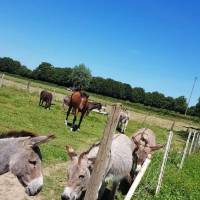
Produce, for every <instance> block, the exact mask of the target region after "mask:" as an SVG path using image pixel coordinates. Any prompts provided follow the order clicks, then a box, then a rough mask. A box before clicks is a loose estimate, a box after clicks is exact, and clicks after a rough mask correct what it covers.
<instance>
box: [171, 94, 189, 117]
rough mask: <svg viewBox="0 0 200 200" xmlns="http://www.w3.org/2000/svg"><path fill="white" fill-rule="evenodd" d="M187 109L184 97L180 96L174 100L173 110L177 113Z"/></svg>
mask: <svg viewBox="0 0 200 200" xmlns="http://www.w3.org/2000/svg"><path fill="white" fill-rule="evenodd" d="M186 108H187V101H186V98H185V97H184V96H180V97H178V98H176V99H175V100H174V110H175V111H176V112H179V113H182V114H183V113H184V112H185V110H186Z"/></svg>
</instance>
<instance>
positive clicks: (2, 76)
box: [0, 74, 5, 87]
mask: <svg viewBox="0 0 200 200" xmlns="http://www.w3.org/2000/svg"><path fill="white" fill-rule="evenodd" d="M4 76H5V74H2V75H1V83H0V87H3V78H4Z"/></svg>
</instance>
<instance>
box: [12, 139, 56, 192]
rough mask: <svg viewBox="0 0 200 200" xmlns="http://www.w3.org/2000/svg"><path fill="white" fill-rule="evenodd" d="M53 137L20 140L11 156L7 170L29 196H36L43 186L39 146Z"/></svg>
mask: <svg viewBox="0 0 200 200" xmlns="http://www.w3.org/2000/svg"><path fill="white" fill-rule="evenodd" d="M53 137H54V136H53V135H50V136H38V137H32V138H30V137H24V138H20V139H19V141H18V143H17V148H16V152H15V153H14V154H13V155H12V156H11V159H10V163H9V168H10V171H11V172H12V173H13V174H14V175H15V176H16V177H17V178H18V180H19V182H20V183H21V184H22V185H23V186H24V187H25V192H26V193H27V194H28V195H29V196H33V195H36V194H37V193H39V192H40V190H41V189H42V186H43V176H42V166H41V160H42V157H41V153H40V149H39V147H38V145H39V144H41V143H45V142H47V141H49V140H50V139H52V138H53Z"/></svg>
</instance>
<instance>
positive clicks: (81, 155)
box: [79, 142, 100, 157]
mask: <svg viewBox="0 0 200 200" xmlns="http://www.w3.org/2000/svg"><path fill="white" fill-rule="evenodd" d="M99 145H100V142H98V143H96V144H93V145H92V146H91V147H90V148H89V149H88V150H87V151H84V152H82V153H81V154H80V156H79V157H83V156H84V155H87V154H88V153H89V152H90V151H91V150H92V149H93V148H95V147H97V146H99Z"/></svg>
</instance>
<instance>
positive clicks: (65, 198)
mask: <svg viewBox="0 0 200 200" xmlns="http://www.w3.org/2000/svg"><path fill="white" fill-rule="evenodd" d="M61 199H62V200H70V198H69V197H67V196H65V195H63V194H62V195H61Z"/></svg>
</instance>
